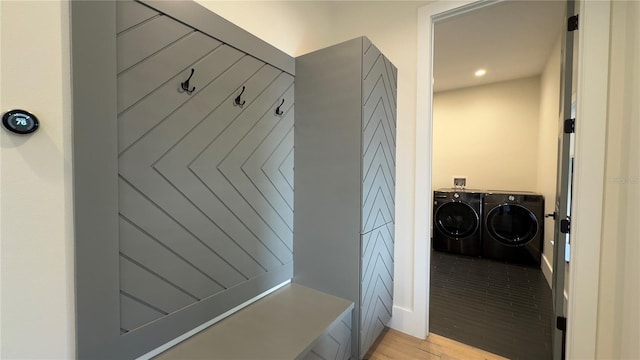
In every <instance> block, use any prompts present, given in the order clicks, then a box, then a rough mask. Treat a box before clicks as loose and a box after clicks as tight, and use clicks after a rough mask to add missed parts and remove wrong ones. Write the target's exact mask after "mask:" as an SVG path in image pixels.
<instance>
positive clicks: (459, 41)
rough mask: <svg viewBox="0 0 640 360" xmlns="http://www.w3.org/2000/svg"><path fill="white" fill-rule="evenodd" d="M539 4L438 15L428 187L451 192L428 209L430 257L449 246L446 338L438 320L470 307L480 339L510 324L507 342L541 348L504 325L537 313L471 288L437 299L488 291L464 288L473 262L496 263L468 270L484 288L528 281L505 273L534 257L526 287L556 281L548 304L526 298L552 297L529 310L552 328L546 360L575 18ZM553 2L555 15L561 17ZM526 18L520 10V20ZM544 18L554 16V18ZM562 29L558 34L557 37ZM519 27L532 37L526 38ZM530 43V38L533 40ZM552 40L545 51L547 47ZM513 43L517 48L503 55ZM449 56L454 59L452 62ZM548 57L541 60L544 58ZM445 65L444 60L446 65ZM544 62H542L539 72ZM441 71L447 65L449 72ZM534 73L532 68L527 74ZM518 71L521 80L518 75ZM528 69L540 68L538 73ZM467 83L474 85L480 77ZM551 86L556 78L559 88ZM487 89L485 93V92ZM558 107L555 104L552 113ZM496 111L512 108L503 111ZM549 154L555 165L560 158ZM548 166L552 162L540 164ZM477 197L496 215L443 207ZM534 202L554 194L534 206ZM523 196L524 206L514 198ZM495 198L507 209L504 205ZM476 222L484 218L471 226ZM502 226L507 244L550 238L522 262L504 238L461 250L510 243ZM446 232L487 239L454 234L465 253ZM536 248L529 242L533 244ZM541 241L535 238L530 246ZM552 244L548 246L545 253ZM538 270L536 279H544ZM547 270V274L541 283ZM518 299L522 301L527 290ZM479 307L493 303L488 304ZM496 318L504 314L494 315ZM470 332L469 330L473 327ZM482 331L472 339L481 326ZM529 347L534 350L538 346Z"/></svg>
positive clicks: (438, 261) (560, 6) (438, 260)
mask: <svg viewBox="0 0 640 360" xmlns="http://www.w3.org/2000/svg"><path fill="white" fill-rule="evenodd" d="M535 3H536V2H508V1H504V2H477V3H474V4H472V5H468V6H466V7H461V8H458V9H457V10H456V11H453V12H452V11H449V13H446V11H442V12H441V13H440V14H439V15H440V17H439V18H437V19H436V17H434V18H433V27H432V30H433V39H434V44H433V51H434V53H433V59H434V64H433V79H434V83H433V89H434V93H435V94H434V96H433V98H432V102H431V103H430V104H429V105H430V106H433V107H432V109H433V123H432V124H433V128H432V129H433V130H432V131H433V133H432V136H433V147H432V149H430V150H431V151H429V153H430V155H431V157H432V160H433V161H432V163H431V168H432V173H431V174H430V176H431V187H430V188H428V189H426V190H427V191H429V192H433V191H436V190H440V192H439V193H438V194H436V193H432V194H429V195H432V196H433V197H432V199H433V203H432V204H433V205H432V206H433V208H432V209H429V210H431V214H430V216H429V219H430V220H429V225H430V226H432V231H433V232H432V233H431V235H432V238H433V246H428V248H429V249H428V250H429V251H431V248H433V249H437V250H439V251H437V252H436V253H435V254H434V255H431V258H430V259H431V264H430V269H431V271H432V273H431V281H432V284H431V292H430V293H431V296H430V301H431V306H432V310H431V312H430V313H429V314H430V317H431V325H430V331H434V332H436V327H437V326H436V325H438V324H435V323H434V321H435V320H436V319H437V318H438V317H440V318H442V317H443V316H444V317H454V316H455V315H456V314H457V315H460V313H462V312H463V311H462V310H460V309H466V308H472V307H474V305H475V308H477V309H476V310H479V311H481V312H483V314H482V315H483V316H484V317H483V318H476V319H470V320H471V321H472V322H473V321H475V322H479V323H482V324H483V325H484V326H486V329H484V330H480V331H479V330H478V329H481V328H475V329H474V330H475V332H476V334H477V335H478V333H480V334H479V335H478V336H480V337H481V338H483V339H485V338H486V337H488V334H490V333H492V332H499V331H498V330H499V328H500V327H502V328H503V330H505V331H506V333H505V334H508V335H510V336H504V337H505V338H506V337H510V339H508V340H507V339H502V340H503V342H505V343H509V345H510V346H512V347H513V348H514V349H515V348H521V347H522V346H521V344H522V343H527V342H535V341H533V339H532V338H530V337H526V336H524V337H523V338H521V339H518V338H517V337H516V336H514V328H513V327H512V326H516V327H518V326H519V325H518V324H516V325H513V324H511V325H509V324H506V323H505V321H504V320H505V317H504V316H502V315H504V312H509V311H511V312H512V313H514V314H515V315H512V316H511V318H512V319H515V320H517V321H516V323H517V322H518V321H520V322H521V323H522V322H526V319H524V318H525V317H526V316H523V318H522V319H520V320H518V319H516V318H517V317H518V315H527V314H519V313H518V312H519V310H517V309H508V308H500V307H496V308H490V307H488V306H487V302H488V301H490V299H487V298H486V297H485V298H483V299H475V300H473V299H470V298H471V297H470V296H468V295H469V294H470V293H471V290H469V289H467V290H466V291H462V292H460V293H458V294H457V295H456V294H455V293H454V291H453V290H454V289H452V288H448V289H444V290H445V293H446V295H448V296H449V297H448V298H447V297H445V298H444V299H437V297H436V296H437V292H436V291H435V288H434V287H436V286H441V287H442V286H445V285H447V284H446V283H447V282H448V283H449V284H448V285H449V286H452V285H455V286H458V287H465V286H467V287H470V288H473V286H475V285H477V284H475V285H474V284H471V285H470V284H465V283H463V282H461V281H462V279H460V278H456V277H455V276H454V275H455V272H456V266H462V265H461V264H463V263H465V262H469V260H474V259H478V260H477V261H476V263H478V262H482V261H485V258H490V259H492V260H493V261H494V262H493V263H489V264H492V266H493V268H490V269H486V268H485V269H480V268H477V264H476V265H474V266H476V268H475V269H474V268H473V266H472V267H471V268H467V269H463V270H462V272H464V273H467V275H468V273H473V275H474V276H475V277H478V276H477V275H478V274H479V273H480V272H485V273H488V276H489V277H488V278H485V279H475V280H476V281H478V280H479V281H484V282H493V285H497V284H498V283H499V281H497V280H496V278H495V277H496V276H497V273H499V272H501V271H502V272H503V273H504V272H510V275H509V276H510V277H511V278H517V277H518V276H516V275H514V274H516V270H514V269H515V268H510V269H506V268H504V267H506V266H512V265H521V264H520V263H524V261H520V259H521V258H523V259H524V257H526V256H525V255H526V252H527V251H528V252H529V253H531V254H533V255H532V257H531V259H530V261H529V263H528V264H527V265H529V268H527V269H528V272H524V273H523V274H522V276H523V277H522V278H521V279H519V280H517V281H520V282H523V283H525V285H527V286H528V287H531V286H530V285H531V282H532V281H533V282H536V281H537V283H541V284H544V285H546V289H542V290H546V291H547V293H546V294H545V295H544V296H540V294H533V295H532V294H526V296H527V297H532V298H534V299H535V298H540V297H545V299H544V304H540V303H535V302H534V303H529V304H524V305H525V307H527V306H529V307H538V308H540V307H544V308H545V311H542V312H538V313H537V314H529V315H532V316H534V317H536V318H537V320H538V322H539V323H543V325H544V326H543V327H544V328H545V330H542V331H540V332H544V336H545V337H547V339H548V341H546V343H544V344H539V345H538V347H545V348H546V349H545V351H546V352H540V353H538V354H537V355H536V356H534V357H532V358H550V357H551V355H550V354H551V344H550V338H551V336H550V335H551V334H550V333H551V323H552V318H554V316H553V314H552V311H551V295H550V287H551V285H552V282H554V281H555V279H553V278H552V272H551V269H552V268H553V265H552V264H553V262H554V261H553V258H554V252H553V240H554V235H553V232H554V228H555V225H554V223H555V222H554V220H553V219H550V218H547V219H546V220H545V218H544V215H545V214H547V215H551V214H553V213H555V211H554V210H553V209H554V204H555V203H556V193H555V190H556V189H555V185H556V184H555V180H556V176H555V174H556V173H555V171H556V169H555V167H556V159H557V150H558V147H557V139H558V136H557V134H558V133H557V124H558V116H562V114H561V113H560V111H559V102H560V100H559V98H560V96H559V93H560V86H561V81H560V78H561V74H560V73H561V72H562V71H563V70H561V63H562V61H561V54H560V52H561V51H560V46H561V42H562V40H564V39H562V38H561V34H562V35H564V32H563V31H562V30H563V28H565V27H566V24H565V25H563V22H565V21H566V20H565V18H564V15H565V13H564V11H565V10H564V7H565V4H564V3H563V2H554V3H546V4H544V5H541V4H540V3H539V2H537V3H538V4H537V5H538V8H536V7H535V5H536V4H535ZM434 6H435V5H434ZM517 6H520V7H521V9H516V7H517ZM526 6H529V8H526ZM554 6H555V8H554V9H551V8H553V7H554ZM449 10H450V9H449ZM518 11H521V12H520V13H518ZM545 11H547V12H546V13H544V12H545ZM488 12H493V14H492V15H487V13H488ZM554 12H555V13H554ZM483 13H484V14H483ZM443 14H445V15H443ZM491 16H493V18H491ZM501 16H502V17H501ZM536 16H540V18H541V19H543V22H542V23H538V24H533V23H527V21H531V22H535V21H534V20H533V19H535V18H536ZM549 19H555V23H553V21H551V22H550V20H549ZM436 20H437V21H436ZM544 21H546V23H545V22H544ZM476 23H477V24H491V26H490V27H489V30H487V29H486V26H485V28H482V27H480V28H473V27H472V26H473V25H474V24H476ZM501 26H502V27H501ZM535 26H538V28H535ZM551 29H553V31H550V30H551ZM492 31H493V32H492ZM520 31H522V32H524V33H520ZM545 31H546V32H547V38H546V40H544V41H543V40H540V39H539V38H536V36H533V35H532V34H538V35H540V33H545ZM440 32H442V33H445V34H446V36H444V37H443V36H440V34H439V33H440ZM543 35H544V34H543ZM483 37H484V38H483ZM542 37H544V36H542ZM443 39H444V40H443ZM505 39H506V41H505ZM513 39H516V42H519V43H516V44H515V45H514V43H513V41H511V43H509V41H508V40H513ZM521 39H526V40H530V41H528V43H527V42H525V41H522V40H521ZM549 39H550V40H549ZM545 41H546V43H547V44H546V45H545V44H541V43H542V42H545ZM549 43H550V44H549ZM545 46H546V48H545ZM504 47H506V48H505V49H502V48H504ZM452 49H453V50H452ZM501 51H502V53H501ZM527 51H530V53H527ZM443 53H445V54H446V56H441V55H442V54H443ZM487 53H489V54H490V55H492V56H493V59H491V57H492V56H487V55H486V54H487ZM518 55H522V57H520V58H518ZM536 56H537V57H538V58H537V60H536V59H533V60H532V58H536ZM541 57H542V60H540V58H541ZM443 58H444V61H443V60H442V59H443ZM470 60H471V61H470ZM536 61H537V64H535V62H536ZM443 64H444V65H443ZM540 64H541V65H540ZM528 66H529V68H528ZM536 66H537V68H536ZM483 67H485V68H486V69H484V71H486V74H485V77H483V78H481V77H476V78H473V77H472V73H473V72H474V71H476V70H481V68H483ZM442 68H445V69H444V71H443V70H442ZM523 69H524V71H521V70H523ZM447 71H448V73H447ZM517 71H521V72H519V73H518V72H517ZM527 71H529V72H528V73H527ZM465 78H472V79H473V80H467V79H465ZM550 78H551V79H552V80H549V79H550ZM485 79H486V80H485ZM550 87H553V88H554V90H553V91H551V92H550V91H548V89H549V88H550ZM479 93H480V94H482V95H481V96H477V95H478V94H479ZM549 94H551V95H552V96H551V98H553V99H552V100H553V101H550V100H549V98H550V95H549ZM509 96H511V97H509ZM499 98H503V99H502V103H500V101H496V99H499ZM574 99H575V96H574ZM554 101H555V108H554V106H553V105H552V103H553V102H554ZM443 104H444V105H443ZM442 107H447V110H446V111H445V110H442V109H441V108H442ZM483 107H484V108H483ZM509 107H511V109H509ZM549 108H554V109H553V110H554V111H555V112H552V111H549ZM496 109H500V110H501V111H498V112H497V113H496ZM465 110H466V112H465ZM509 111H511V113H509ZM565 113H566V112H565ZM485 118H488V119H485ZM542 118H544V121H545V123H544V124H541V123H540V122H541V121H542V120H541V119H542ZM442 119H444V121H442ZM550 124H551V125H550ZM443 154H444V155H443ZM482 156H484V157H482ZM550 158H551V160H549V159H550ZM539 159H542V160H541V161H538V160H539ZM560 170H561V169H560ZM465 182H466V184H465ZM454 183H455V185H454ZM465 185H466V186H465ZM443 190H444V191H446V190H449V193H450V194H449V196H450V199H449V198H447V195H444V194H443ZM471 193H478V194H484V195H487V199H488V200H487V202H486V203H485V207H486V208H483V207H480V209H476V210H477V211H476V213H474V212H473V211H469V209H467V210H466V212H458V213H457V214H456V213H455V212H454V211H450V210H449V209H454V207H453V206H449V207H448V208H447V206H446V205H447V204H444V203H445V202H448V201H451V202H452V203H457V204H460V203H465V202H466V204H472V203H475V202H476V200H472V201H471V202H469V201H468V197H469V196H470V194H471ZM484 195H479V196H484ZM503 195H504V196H503ZM534 195H544V196H540V197H538V198H535V197H534ZM543 198H546V200H547V203H546V204H545V205H546V206H545V205H542V204H544V201H543V200H542V199H543ZM512 199H516V200H513V201H512ZM537 199H540V201H539V202H536V201H535V200H537ZM494 201H496V202H495V203H493V202H494ZM509 202H512V203H511V204H510V206H503V205H502V204H503V203H505V204H506V203H509ZM489 206H491V208H489ZM458 208H460V209H462V208H463V207H462V206H458ZM493 208H495V209H493ZM445 209H447V211H445ZM497 209H499V210H500V211H498V210H497ZM505 211H506V212H505ZM465 216H467V217H469V218H470V219H471V220H473V221H471V220H469V219H466V218H465ZM529 220H531V221H530V224H529V225H523V224H524V223H525V222H526V221H529ZM476 222H477V223H479V225H478V226H477V227H474V228H471V227H469V226H470V225H469V224H475V223H476ZM507 222H508V225H509V226H516V225H517V226H521V229H515V230H514V229H506V228H505V227H506V226H507ZM558 222H559V221H558ZM538 223H540V226H537V224H538ZM458 225H460V226H461V227H464V229H463V228H460V229H457V228H456V226H458ZM545 225H546V226H545ZM492 226H493V228H492ZM482 227H486V229H482ZM496 227H498V228H499V227H502V230H509V231H510V233H509V234H507V235H506V236H507V237H508V236H513V237H514V238H515V239H519V240H522V239H523V238H522V237H523V236H525V235H527V234H531V237H532V238H535V233H536V232H541V236H540V238H537V239H536V240H535V241H538V244H536V245H535V246H534V245H531V244H527V247H528V248H527V249H525V247H524V246H523V247H522V249H521V250H522V254H513V251H512V250H513V246H502V245H501V244H499V243H498V242H496V244H497V245H495V246H493V247H492V246H487V244H488V245H491V244H490V241H485V246H483V250H484V252H481V253H480V254H474V253H473V251H471V252H470V251H466V252H465V251H462V250H464V249H474V246H472V244H471V242H472V240H470V239H473V237H474V236H475V238H476V239H477V241H479V242H480V241H481V240H480V239H490V240H491V241H493V240H497V241H501V239H502V238H503V237H502V236H501V235H500V232H499V231H495V230H496ZM544 228H546V231H545V230H543V229H544ZM447 229H448V230H451V233H455V232H456V231H458V232H459V234H462V233H463V232H464V231H466V232H469V231H472V232H473V231H476V233H475V235H473V236H471V237H469V236H467V237H466V238H462V240H461V241H456V240H458V239H456V238H455V236H454V235H451V234H449V235H445V237H446V236H449V238H448V240H451V238H452V237H453V238H454V241H449V242H450V243H459V244H465V241H466V242H467V243H466V244H465V246H464V249H462V250H461V249H457V250H456V249H455V246H453V247H452V246H449V245H448V244H444V243H443V242H442V239H440V238H442V237H443V236H442V233H443V232H445V231H446V230H447ZM462 230H464V231H462ZM499 230H500V229H499ZM503 233H507V232H503ZM544 235H546V236H544ZM519 237H520V238H519ZM543 237H546V239H545V240H544V243H543V242H542V238H543ZM473 241H476V240H473ZM527 241H528V240H527ZM525 242H526V241H524V240H522V243H525ZM533 242H534V241H531V243H533ZM443 244H444V245H443ZM428 245H430V244H428ZM507 245H517V244H515V243H513V244H507ZM447 246H449V248H447ZM487 248H489V250H487ZM543 248H545V249H544V250H543ZM525 250H526V251H525ZM549 250H551V251H549ZM506 253H511V255H509V256H507V255H505V254H506ZM436 255H437V256H436ZM452 255H453V256H454V257H453V258H447V260H446V261H449V262H451V261H453V262H454V263H457V265H456V266H452V265H451V264H449V263H442V261H443V258H444V257H447V256H452ZM469 255H472V256H469ZM474 255H479V256H474ZM536 256H537V260H536ZM562 257H563V256H562ZM536 261H537V263H536ZM438 266H440V268H438ZM465 266H466V265H465ZM500 266H501V267H502V270H500V271H498V270H497V269H498V268H499V267H500ZM536 268H537V269H536ZM533 269H535V270H537V271H533ZM540 269H542V270H540ZM437 271H440V272H443V273H446V276H445V278H446V277H447V276H448V278H446V279H445V281H444V283H445V284H443V283H442V282H440V283H437V282H436V278H435V275H436V273H437ZM534 273H535V274H534ZM543 273H544V276H543V275H542V274H543ZM562 273H564V271H562ZM441 275H442V274H441ZM503 275H504V274H503ZM533 275H535V276H536V279H534V280H532V279H531V276H533ZM554 275H555V274H554ZM563 275H564V274H563ZM440 280H442V279H440ZM540 280H541V281H540ZM517 285H518V284H517V283H516V284H508V283H505V284H501V286H502V288H503V290H504V288H508V289H512V291H511V294H510V295H511V296H514V293H517V292H518V291H517V290H516V288H517ZM455 286H454V287H455ZM494 287H495V286H494ZM440 290H442V289H440ZM455 290H460V289H455ZM476 290H478V289H476ZM563 290H564V289H562V290H560V291H559V293H560V294H561V295H562V294H566V292H565V291H563ZM480 291H484V292H489V293H491V291H492V290H491V287H489V288H487V289H480ZM489 295H490V297H491V296H494V297H496V296H497V295H498V293H494V294H489ZM517 295H518V296H520V297H522V296H523V294H522V293H518V294H517ZM498 297H499V296H498ZM460 299H462V300H467V301H471V302H473V301H476V303H475V304H469V303H465V302H464V301H462V302H461V303H460V304H454V303H455V301H458V300H460ZM502 300H505V299H502ZM438 301H440V302H443V303H447V304H448V305H449V307H450V308H451V309H449V310H451V314H448V315H447V314H445V315H443V313H444V311H436V312H437V313H438V314H437V315H438V316H436V315H434V310H433V306H435V305H437V303H438ZM480 302H482V303H483V304H478V303H480ZM508 302H511V303H516V302H517V301H513V299H511V300H510V301H508ZM456 307H457V308H456ZM440 310H442V309H440ZM492 311H493V312H494V314H491V313H492ZM458 320H459V319H458ZM454 323H455V322H454ZM440 325H442V324H440ZM450 325H451V328H450V329H449V330H451V331H453V330H456V331H457V332H464V331H465V329H460V328H459V327H461V326H462V325H464V324H461V323H457V324H450ZM466 325H469V324H466ZM466 325H465V326H466ZM438 326H439V325H438ZM462 327H464V326H462ZM492 328H493V330H492ZM504 328H506V329H504ZM529 330H530V332H534V333H535V332H537V331H536V330H534V329H533V328H531V329H529ZM440 331H442V329H440ZM467 331H469V330H468V329H467ZM471 331H472V332H473V330H471ZM509 332H510V334H509ZM526 332H527V331H526V330H524V331H523V333H525V335H526ZM439 334H440V335H447V334H443V333H439ZM466 335H469V334H466ZM463 338H464V337H463ZM472 345H473V344H472ZM488 350H491V349H488ZM526 351H527V352H529V353H533V351H532V350H531V349H528V350H526ZM506 355H510V357H520V356H518V355H517V354H508V353H507V354H506ZM532 356H533V355H532ZM525 358H526V357H525Z"/></svg>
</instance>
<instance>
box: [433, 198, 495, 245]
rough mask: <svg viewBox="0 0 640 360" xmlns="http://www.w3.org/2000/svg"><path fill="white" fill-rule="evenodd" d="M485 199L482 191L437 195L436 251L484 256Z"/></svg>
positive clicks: (435, 202)
mask: <svg viewBox="0 0 640 360" xmlns="http://www.w3.org/2000/svg"><path fill="white" fill-rule="evenodd" d="M482 196H483V192H482V191H479V190H451V189H440V190H436V191H434V192H433V201H434V204H433V249H434V250H437V251H446V252H450V253H455V254H461V255H469V256H480V255H481V254H482V243H481V238H482Z"/></svg>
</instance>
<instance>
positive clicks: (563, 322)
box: [556, 316, 567, 331]
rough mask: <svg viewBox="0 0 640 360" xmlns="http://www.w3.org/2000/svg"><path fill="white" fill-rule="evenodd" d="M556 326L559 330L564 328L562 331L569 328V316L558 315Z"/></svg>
mask: <svg viewBox="0 0 640 360" xmlns="http://www.w3.org/2000/svg"><path fill="white" fill-rule="evenodd" d="M556 328H557V329H558V330H562V331H565V330H567V318H566V317H564V316H557V317H556Z"/></svg>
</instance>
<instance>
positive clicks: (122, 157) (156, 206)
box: [117, 2, 294, 333]
mask: <svg viewBox="0 0 640 360" xmlns="http://www.w3.org/2000/svg"><path fill="white" fill-rule="evenodd" d="M118 8H119V9H120V11H118V13H119V14H120V17H119V19H120V21H119V22H118V26H120V27H122V29H120V33H119V34H118V36H117V50H118V52H117V59H118V62H117V65H118V66H117V67H118V77H117V85H118V145H119V150H118V151H119V158H118V165H119V173H118V177H119V218H120V240H119V241H120V250H119V252H120V299H121V301H120V309H121V310H120V313H121V314H120V316H121V319H120V323H121V326H120V327H121V332H123V333H129V332H132V331H135V330H136V329H140V328H141V327H144V326H145V325H146V324H148V323H150V322H151V321H153V320H157V319H161V318H165V317H168V316H169V315H172V314H174V313H176V312H179V311H180V310H181V309H184V308H186V307H188V306H189V305H193V304H195V303H199V302H205V301H206V302H208V303H209V304H211V306H214V307H215V308H216V310H214V311H213V312H214V313H223V312H224V311H226V310H229V308H230V307H233V306H235V305H237V304H240V303H242V302H243V301H245V300H246V298H247V296H249V297H251V296H254V295H257V294H259V293H260V292H262V291H264V290H266V289H267V288H269V287H272V286H275V285H276V284H278V283H280V282H282V281H284V280H286V279H288V278H290V272H291V263H292V241H293V239H292V237H293V231H292V229H293V188H292V184H293V168H292V166H293V159H292V156H293V152H292V151H293V90H294V89H293V77H292V76H291V75H289V74H287V73H285V72H283V71H282V70H279V69H277V68H275V67H273V66H271V65H269V64H266V63H264V62H262V61H260V60H258V59H256V58H255V57H252V56H250V55H247V54H246V53H243V52H241V51H239V50H237V49H235V48H233V47H231V46H228V45H226V44H224V43H222V42H220V41H218V40H216V39H214V38H212V37H209V36H207V35H205V34H204V33H202V32H198V31H195V30H194V29H192V28H190V27H188V26H186V25H183V24H181V23H180V22H177V21H175V20H173V19H172V18H170V17H168V16H166V15H162V14H159V13H157V12H154V11H153V10H151V9H150V8H147V7H145V6H143V5H141V4H138V3H133V2H118ZM187 79H188V80H189V81H188V86H186V80H187ZM183 84H184V85H185V86H184V88H186V90H185V89H184V88H183ZM243 89H244V91H243ZM241 92H242V95H241V97H240V99H239V101H238V102H236V101H235V100H236V97H237V96H238V95H240V93H241ZM283 99H284V100H285V102H284V104H283V105H282V107H281V108H280V110H282V114H281V115H280V114H276V112H275V109H276V108H277V107H278V105H280V103H281V101H282V100H283ZM267 273H279V274H280V275H279V276H277V277H276V278H275V279H274V278H273V277H272V275H268V274H267ZM265 279H268V281H266V280H265ZM218 297H220V298H224V299H225V300H224V301H219V303H216V301H217V300H216V298H218ZM229 305H231V306H229ZM203 320H205V319H203Z"/></svg>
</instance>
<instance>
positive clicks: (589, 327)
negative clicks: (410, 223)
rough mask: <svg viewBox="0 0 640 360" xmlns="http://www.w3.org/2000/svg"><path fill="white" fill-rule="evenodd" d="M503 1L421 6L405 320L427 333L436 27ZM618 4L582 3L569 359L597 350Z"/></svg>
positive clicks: (412, 328) (417, 333) (416, 330)
mask: <svg viewBox="0 0 640 360" xmlns="http://www.w3.org/2000/svg"><path fill="white" fill-rule="evenodd" d="M498 1H501V0H479V1H474V0H461V1H442V0H441V1H437V2H435V3H431V4H428V5H425V6H423V7H421V8H420V9H419V10H418V57H417V66H418V67H417V100H418V101H416V103H417V105H416V148H415V159H416V165H415V208H414V243H413V245H414V246H413V248H414V259H413V260H414V264H413V270H414V276H413V311H412V312H413V316H412V319H413V321H411V323H409V324H404V325H405V326H404V328H406V330H407V331H408V332H410V333H411V334H412V335H414V336H418V337H420V338H424V337H426V335H427V334H428V333H429V286H430V284H429V282H430V279H429V273H430V271H429V270H430V262H431V259H430V251H429V250H430V245H429V244H430V239H431V227H430V223H431V222H430V220H431V217H432V215H433V214H432V213H431V212H432V209H431V206H430V204H432V202H433V199H432V196H433V195H432V192H431V187H432V184H431V175H432V160H433V152H432V144H433V132H432V129H433V112H432V109H433V82H432V78H433V75H432V74H433V61H432V60H433V26H434V23H435V22H437V21H439V20H442V19H445V18H448V17H452V16H456V15H460V14H463V13H466V12H469V11H473V10H477V9H479V8H482V7H485V6H488V5H491V4H494V3H496V2H498ZM610 8H611V3H610V0H604V1H581V2H580V6H579V13H580V23H581V28H580V30H579V31H578V42H579V53H578V68H577V69H574V71H577V76H578V86H577V89H576V91H577V97H578V101H577V104H576V108H577V111H576V112H577V117H578V119H577V120H576V150H575V153H576V159H575V172H574V179H575V180H574V189H573V203H572V214H573V216H572V220H573V221H572V224H571V225H572V229H571V231H572V233H573V235H572V238H573V239H574V242H573V244H572V254H571V272H570V274H569V303H568V308H569V309H568V318H567V321H568V323H567V327H568V331H567V358H594V357H595V351H596V327H597V310H598V284H599V274H600V242H601V229H602V206H603V193H604V169H605V140H606V119H607V101H608V98H607V91H608V90H607V89H608V73H609V71H608V70H609V33H610ZM583 24H587V25H588V26H587V25H583ZM587 80H588V81H587ZM420 99H427V101H420ZM425 139H426V140H427V141H425ZM587 209H588V210H587ZM577 274H580V276H579V277H578V276H577Z"/></svg>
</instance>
